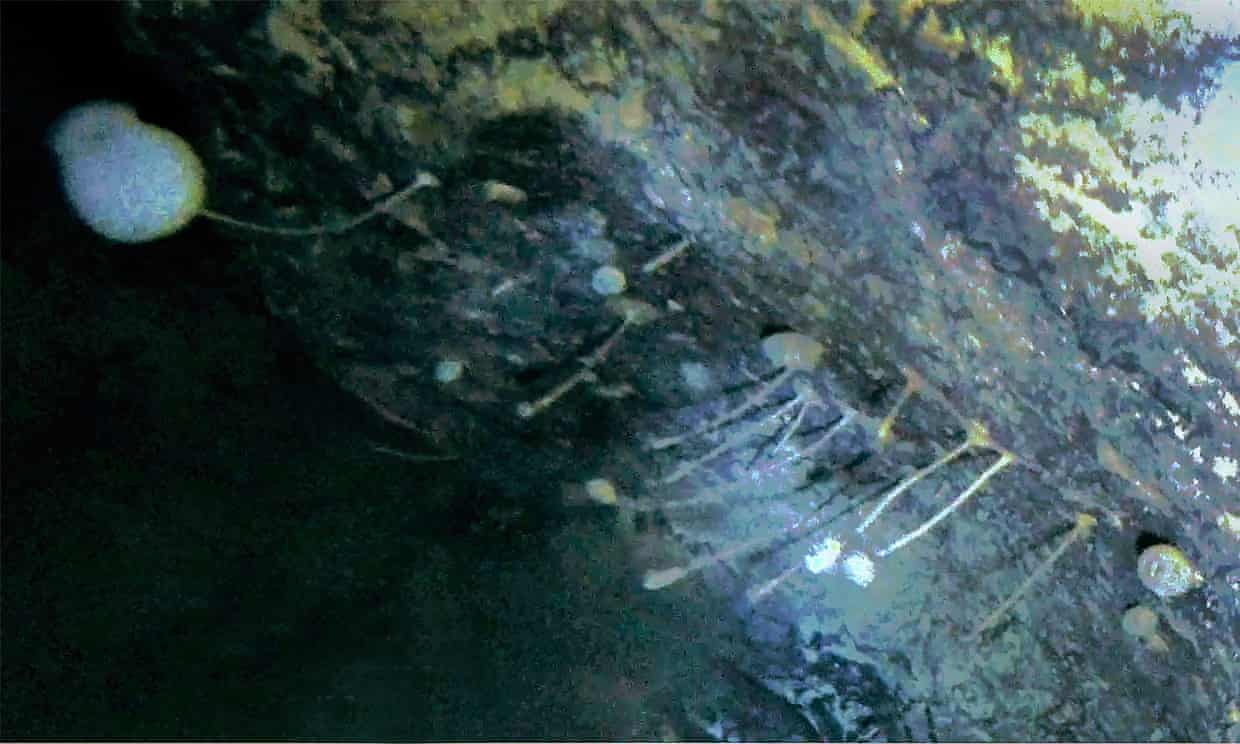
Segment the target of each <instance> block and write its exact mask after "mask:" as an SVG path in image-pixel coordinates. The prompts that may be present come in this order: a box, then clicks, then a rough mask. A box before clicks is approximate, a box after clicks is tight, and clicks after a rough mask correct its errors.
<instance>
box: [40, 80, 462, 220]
mask: <svg viewBox="0 0 1240 744" xmlns="http://www.w3.org/2000/svg"><path fill="white" fill-rule="evenodd" d="M49 143H50V145H51V149H52V152H53V153H55V155H56V160H57V164H58V165H59V168H60V179H61V183H62V185H63V186H64V190H65V195H66V197H67V198H68V200H69V205H70V206H72V207H73V210H74V211H75V212H76V213H77V215H78V217H80V218H81V219H82V221H83V222H85V223H86V224H87V226H89V227H90V228H91V229H92V230H94V231H95V232H97V233H99V234H100V235H102V236H104V237H105V238H108V239H109V240H115V241H118V242H121V243H144V242H147V241H150V240H157V239H159V238H164V237H167V236H169V235H172V234H173V233H175V232H177V231H179V230H180V229H181V228H183V227H185V226H186V225H188V224H189V223H190V222H191V221H193V220H194V219H195V218H196V217H199V216H202V217H205V218H207V219H210V220H213V221H215V222H219V223H222V224H226V225H231V226H233V227H240V228H244V229H246V230H251V231H254V232H261V233H266V234H270V235H279V236H284V237H313V236H318V235H329V234H338V233H343V232H347V231H349V230H352V229H353V228H355V227H358V226H359V225H361V224H362V223H364V222H366V221H367V220H369V219H371V218H373V217H375V216H376V215H379V214H382V213H384V212H386V211H387V210H388V209H390V208H391V207H392V206H393V205H395V204H396V203H398V202H400V201H402V200H403V199H406V198H408V197H409V195H410V194H412V193H413V192H415V191H418V190H420V189H424V188H431V187H435V186H438V185H439V181H438V180H437V179H436V178H435V177H434V176H432V175H430V174H429V173H418V174H417V177H416V179H415V180H414V181H413V182H412V183H410V184H409V185H407V186H405V187H404V188H401V189H399V190H398V191H396V192H394V193H392V194H391V195H389V196H387V197H385V198H384V199H382V200H380V201H379V202H377V203H376V204H375V205H374V206H372V207H371V208H370V209H368V210H366V211H365V212H363V213H362V214H360V215H357V216H356V217H351V218H349V219H346V220H342V221H340V222H336V223H328V224H323V225H316V226H312V227H273V226H268V225H259V224H255V223H253V222H247V221H245V220H239V219H237V218H235V217H229V216H228V215H224V214H220V213H219V212H215V211H212V210H210V209H208V208H207V207H206V200H207V188H206V169H205V168H204V167H203V164H202V161H201V160H200V159H199V158H198V155H197V154H196V153H195V152H194V149H193V148H192V147H191V146H190V144H189V143H188V142H186V141H185V140H184V139H182V138H181V137H179V136H178V135H176V134H174V133H173V132H170V131H168V130H166V129H162V128H160V127H157V126H154V125H152V124H148V123H146V122H144V121H142V120H141V119H139V118H138V114H137V112H136V111H135V110H134V109H133V107H132V106H128V105H126V104H123V103H116V102H113V101H94V102H91V103H85V104H81V105H79V106H76V107H74V108H72V109H70V110H69V111H67V112H66V113H64V114H62V115H61V116H60V118H59V119H57V121H56V123H55V124H53V125H52V129H51V135H50V137H49Z"/></svg>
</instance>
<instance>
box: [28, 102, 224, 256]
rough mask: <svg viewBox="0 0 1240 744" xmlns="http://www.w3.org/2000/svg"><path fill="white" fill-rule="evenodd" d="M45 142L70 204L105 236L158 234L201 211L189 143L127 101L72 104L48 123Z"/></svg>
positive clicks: (202, 194)
mask: <svg viewBox="0 0 1240 744" xmlns="http://www.w3.org/2000/svg"><path fill="white" fill-rule="evenodd" d="M50 143H51V147H52V150H53V151H54V152H55V153H56V158H57V160H58V161H59V164H60V178H61V181H62V182H63V184H64V189H65V194H66V195H67V196H68V198H69V203H70V204H71V205H72V206H73V209H74V210H75V211H76V212H77V214H78V216H79V217H81V218H82V221H84V222H85V223H86V224H87V225H89V226H90V227H91V229H93V230H94V231H95V232H97V233H99V234H100V235H103V236H104V237H106V238H110V239H111V240H116V241H120V242H123V243H141V242H144V241H148V240H155V239H156V238H162V237H164V236H166V235H171V234H172V233H174V232H176V231H177V230H180V229H181V228H182V227H184V226H185V225H186V224H187V223H188V222H189V221H190V220H192V219H194V217H196V216H197V215H198V214H199V213H200V212H201V211H202V209H203V205H204V202H205V201H206V184H205V180H204V178H205V171H204V170H203V167H202V161H200V160H199V159H198V156H197V155H195V154H194V150H193V148H191V147H190V146H189V143H187V142H186V141H185V140H183V139H181V138H180V137H178V136H177V135H175V134H173V133H172V132H169V131H167V130H165V129H160V128H159V127H156V126H152V125H150V124H145V123H143V122H142V121H141V120H140V119H138V115H137V112H135V111H134V110H133V108H131V107H129V106H126V105H124V104H121V103H113V102H110V101H96V102H92V103H85V104H82V105H80V106H77V107H75V108H73V109H70V110H69V111H68V112H67V113H65V114H64V115H62V116H61V117H60V119H58V120H57V121H56V123H55V124H54V125H53V126H52V132H51V138H50Z"/></svg>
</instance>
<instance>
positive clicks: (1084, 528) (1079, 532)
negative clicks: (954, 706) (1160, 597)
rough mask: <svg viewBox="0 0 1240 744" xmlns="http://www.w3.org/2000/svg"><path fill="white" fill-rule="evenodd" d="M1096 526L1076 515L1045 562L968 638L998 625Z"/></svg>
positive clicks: (1090, 518) (1094, 521) (1089, 518)
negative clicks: (1030, 588) (1036, 583)
mask: <svg viewBox="0 0 1240 744" xmlns="http://www.w3.org/2000/svg"><path fill="white" fill-rule="evenodd" d="M1096 524H1098V520H1097V519H1095V518H1094V516H1093V515H1091V514H1086V513H1084V512H1082V513H1079V514H1077V515H1076V524H1075V525H1073V527H1072V529H1071V530H1070V531H1069V532H1068V534H1067V535H1064V538H1063V540H1060V541H1059V545H1057V546H1055V549H1054V550H1052V551H1051V554H1050V555H1049V556H1047V557H1046V560H1044V561H1042V563H1041V564H1040V565H1039V566H1038V567H1037V568H1036V569H1034V571H1033V573H1031V574H1029V576H1028V578H1026V579H1025V580H1024V581H1023V582H1021V584H1020V586H1018V587H1016V591H1014V592H1012V593H1011V594H1010V595H1008V598H1007V599H1005V600H1003V602H1001V603H1000V604H999V606H998V607H996V608H995V610H994V612H991V613H990V614H989V615H987V616H986V618H985V619H984V620H982V621H981V622H980V623H978V624H977V627H976V628H974V629H973V632H972V633H971V634H970V637H971V638H972V639H974V640H976V639H977V638H979V637H980V636H981V635H982V633H985V632H986V631H987V630H990V629H991V628H993V627H995V626H996V625H998V624H999V621H1000V620H1002V619H1003V618H1004V616H1005V615H1007V613H1008V610H1010V609H1012V605H1014V604H1016V602H1017V601H1018V600H1020V598H1021V597H1022V596H1024V594H1025V592H1027V591H1029V587H1031V586H1033V585H1034V583H1035V582H1037V581H1038V580H1039V579H1041V578H1042V577H1043V576H1045V575H1046V574H1047V573H1048V572H1049V571H1050V570H1051V566H1053V565H1054V564H1055V561H1057V560H1059V558H1060V556H1062V555H1063V554H1064V551H1066V550H1067V549H1068V548H1069V547H1071V545H1072V544H1073V543H1075V542H1076V541H1078V540H1080V539H1082V538H1086V537H1089V535H1090V533H1091V532H1092V531H1093V529H1094V526H1095V525H1096Z"/></svg>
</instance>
